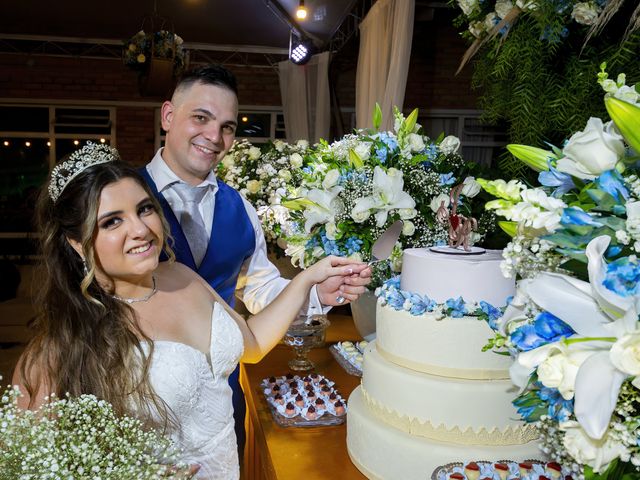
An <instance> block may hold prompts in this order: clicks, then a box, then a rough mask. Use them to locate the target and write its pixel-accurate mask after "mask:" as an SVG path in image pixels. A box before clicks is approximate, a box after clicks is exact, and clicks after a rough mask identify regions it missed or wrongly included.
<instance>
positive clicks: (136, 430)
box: [0, 387, 191, 480]
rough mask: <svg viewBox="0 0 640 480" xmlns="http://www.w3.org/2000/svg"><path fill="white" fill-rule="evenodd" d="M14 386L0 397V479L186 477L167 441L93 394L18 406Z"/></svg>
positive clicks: (151, 479) (144, 479) (161, 479)
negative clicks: (30, 407) (32, 407)
mask: <svg viewBox="0 0 640 480" xmlns="http://www.w3.org/2000/svg"><path fill="white" fill-rule="evenodd" d="M19 395H20V393H19V391H18V389H17V387H13V388H7V389H6V390H5V392H4V393H3V394H2V395H1V397H0V478H3V479H4V478H6V479H21V480H40V479H70V478H73V479H75V480H89V479H91V480H95V479H101V480H122V479H124V478H135V479H138V480H166V479H170V478H173V479H188V478H191V475H190V474H189V473H188V466H187V465H184V464H181V463H179V462H178V461H177V460H176V459H177V456H178V454H179V452H178V450H176V449H175V447H173V446H172V444H171V442H170V441H169V440H168V439H167V438H164V437H162V436H161V435H159V434H158V433H156V432H155V431H152V430H151V431H150V430H145V429H143V426H142V424H141V422H140V421H139V420H137V419H134V418H131V417H126V416H125V417H117V416H116V415H115V413H114V412H113V409H112V408H111V405H110V404H109V403H107V402H105V401H103V400H98V399H97V398H96V397H94V396H93V395H81V396H79V397H77V398H65V399H55V398H50V399H48V400H50V401H49V402H48V403H46V404H45V405H44V406H43V407H41V408H40V409H39V410H38V411H30V410H21V409H19V408H18V406H17V398H18V396H19Z"/></svg>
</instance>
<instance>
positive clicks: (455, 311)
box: [445, 297, 467, 318]
mask: <svg viewBox="0 0 640 480" xmlns="http://www.w3.org/2000/svg"><path fill="white" fill-rule="evenodd" d="M445 305H446V306H447V308H448V309H449V310H450V311H449V315H450V316H451V317H453V318H461V317H464V316H465V315H466V314H467V307H466V306H465V304H464V300H463V299H462V297H458V298H450V299H449V300H447V301H446V302H445Z"/></svg>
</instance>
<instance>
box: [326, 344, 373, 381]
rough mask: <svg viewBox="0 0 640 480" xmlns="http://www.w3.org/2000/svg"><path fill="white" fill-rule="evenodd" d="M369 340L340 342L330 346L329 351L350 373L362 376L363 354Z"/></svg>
mask: <svg viewBox="0 0 640 480" xmlns="http://www.w3.org/2000/svg"><path fill="white" fill-rule="evenodd" d="M367 345H368V342H367V341H365V340H363V341H361V342H348V341H347V342H340V343H336V344H334V345H331V347H329V351H330V352H331V354H332V355H333V357H334V358H335V359H336V362H338V363H339V364H340V366H341V367H342V368H344V369H345V371H346V372H347V373H348V374H349V375H355V376H356V377H361V376H362V356H363V355H364V349H365V348H366V346H367Z"/></svg>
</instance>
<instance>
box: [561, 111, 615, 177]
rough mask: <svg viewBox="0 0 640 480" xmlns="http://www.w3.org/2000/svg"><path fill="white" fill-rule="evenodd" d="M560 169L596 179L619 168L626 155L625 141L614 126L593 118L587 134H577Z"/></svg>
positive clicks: (570, 140)
mask: <svg viewBox="0 0 640 480" xmlns="http://www.w3.org/2000/svg"><path fill="white" fill-rule="evenodd" d="M562 152H563V153H564V155H565V157H564V158H561V159H560V160H558V165H557V168H558V170H560V171H561V172H565V173H568V174H569V175H573V176H574V177H578V178H582V179H594V178H595V177H597V176H598V175H600V174H601V173H603V172H605V171H607V170H612V169H613V168H615V166H616V164H617V163H618V160H619V159H620V157H621V156H622V155H624V142H623V141H622V136H620V135H619V134H618V133H617V132H616V131H615V129H613V128H612V127H611V125H610V124H609V123H608V124H603V123H602V120H600V119H599V118H596V117H591V118H590V119H589V121H588V122H587V126H586V127H585V129H584V131H582V132H576V133H574V134H573V135H572V136H571V138H570V139H569V141H568V142H567V144H566V146H565V147H564V149H563V150H562Z"/></svg>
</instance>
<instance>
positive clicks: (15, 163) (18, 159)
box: [0, 104, 115, 253]
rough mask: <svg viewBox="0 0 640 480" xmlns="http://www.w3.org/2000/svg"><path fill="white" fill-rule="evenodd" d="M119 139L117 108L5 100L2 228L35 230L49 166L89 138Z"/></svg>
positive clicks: (0, 122)
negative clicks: (35, 214) (40, 193)
mask: <svg viewBox="0 0 640 480" xmlns="http://www.w3.org/2000/svg"><path fill="white" fill-rule="evenodd" d="M114 139H115V108H110V107H101V108H100V107H89V106H58V105H56V106H53V105H6V104H0V232H9V233H11V232H13V233H15V234H18V233H19V232H30V231H32V230H33V227H32V216H33V208H34V206H35V199H36V195H37V192H38V191H39V189H40V187H41V186H42V184H43V183H44V182H45V180H46V178H47V175H48V172H49V170H50V168H52V167H53V166H54V165H55V164H56V163H57V162H59V161H60V159H62V158H63V157H65V156H66V155H68V154H69V153H71V152H73V151H74V150H77V149H78V148H79V147H81V146H82V145H83V144H84V143H85V142H86V141H87V140H92V141H94V142H102V143H107V144H111V143H112V142H113V141H114ZM7 236H10V235H7V234H6V233H5V235H3V237H5V238H6V237H7ZM2 253H6V252H2Z"/></svg>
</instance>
